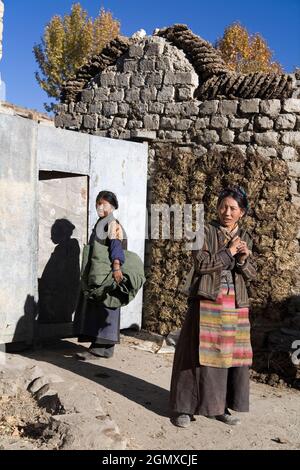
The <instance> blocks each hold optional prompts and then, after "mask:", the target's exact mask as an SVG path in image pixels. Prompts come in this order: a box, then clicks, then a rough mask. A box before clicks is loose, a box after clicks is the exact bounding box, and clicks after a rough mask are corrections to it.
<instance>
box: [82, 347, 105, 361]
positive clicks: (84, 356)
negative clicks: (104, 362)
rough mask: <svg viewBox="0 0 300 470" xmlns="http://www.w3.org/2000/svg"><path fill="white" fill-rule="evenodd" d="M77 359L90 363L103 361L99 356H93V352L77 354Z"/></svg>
mask: <svg viewBox="0 0 300 470" xmlns="http://www.w3.org/2000/svg"><path fill="white" fill-rule="evenodd" d="M76 357H77V359H79V360H81V361H90V360H93V361H94V360H97V359H101V356H98V355H97V354H93V353H92V352H91V350H89V351H83V352H79V353H76Z"/></svg>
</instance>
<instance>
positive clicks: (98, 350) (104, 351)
mask: <svg viewBox="0 0 300 470" xmlns="http://www.w3.org/2000/svg"><path fill="white" fill-rule="evenodd" d="M90 351H91V353H92V354H95V356H100V357H105V358H106V359H109V358H110V357H113V355H114V351H115V345H114V344H113V345H111V344H109V345H105V346H100V345H99V346H98V345H97V344H96V345H94V346H93V347H91V348H90Z"/></svg>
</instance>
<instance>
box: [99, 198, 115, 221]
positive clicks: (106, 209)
mask: <svg viewBox="0 0 300 470" xmlns="http://www.w3.org/2000/svg"><path fill="white" fill-rule="evenodd" d="M113 210H114V207H113V206H112V205H111V204H110V203H109V202H108V201H106V199H103V198H102V199H99V201H97V202H96V211H97V214H98V216H99V217H101V218H102V217H107V216H108V215H109V214H110V213H111V212H112V211H113Z"/></svg>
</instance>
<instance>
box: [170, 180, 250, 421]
mask: <svg viewBox="0 0 300 470" xmlns="http://www.w3.org/2000/svg"><path fill="white" fill-rule="evenodd" d="M247 210H248V200H247V196H246V193H245V192H244V190H243V189H242V188H239V187H233V188H226V189H225V190H223V191H222V192H221V193H220V195H219V199H218V203H217V213H218V220H217V221H214V222H211V223H209V224H207V225H206V226H205V231H204V243H203V246H202V248H201V250H199V251H197V252H193V257H194V266H193V267H192V270H191V276H188V277H189V278H190V282H189V285H188V286H186V287H187V290H188V296H189V298H188V303H189V309H188V312H187V316H186V319H185V321H184V324H183V327H182V330H181V334H180V337H179V340H178V344H177V346H176V352H175V357H174V364H173V371H172V380H171V392H170V405H171V415H172V422H173V424H175V425H176V426H180V427H187V426H189V424H190V422H191V420H192V419H193V415H203V416H206V417H208V418H213V419H217V420H219V421H222V422H224V423H226V424H229V425H235V424H239V423H240V420H239V419H238V418H237V417H236V416H233V415H232V414H230V411H229V409H231V410H235V411H238V412H247V411H249V366H250V365H251V362H252V349H251V344H250V323H249V309H248V307H249V299H248V294H247V284H248V282H249V281H250V280H251V279H254V278H255V275H256V269H255V263H254V260H253V258H252V253H251V248H252V241H251V238H250V236H249V234H248V232H246V231H245V230H243V229H241V228H240V226H239V221H240V219H241V218H242V217H244V216H245V215H246V213H247Z"/></svg>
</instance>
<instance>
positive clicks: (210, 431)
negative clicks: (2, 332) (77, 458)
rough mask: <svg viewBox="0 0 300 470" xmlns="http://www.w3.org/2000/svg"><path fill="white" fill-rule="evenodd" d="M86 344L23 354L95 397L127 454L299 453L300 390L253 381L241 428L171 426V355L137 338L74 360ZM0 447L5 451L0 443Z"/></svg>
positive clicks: (205, 422)
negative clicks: (110, 351)
mask: <svg viewBox="0 0 300 470" xmlns="http://www.w3.org/2000/svg"><path fill="white" fill-rule="evenodd" d="M87 346H88V344H84V345H82V344H78V343H77V342H76V341H75V340H73V339H72V340H64V341H59V342H57V343H55V344H49V345H48V346H45V345H44V346H43V348H41V349H38V350H34V351H29V352H27V353H26V354H24V353H23V356H26V357H27V358H29V359H30V360H31V361H32V363H34V364H38V366H40V367H41V368H42V369H43V370H46V371H47V372H48V373H55V374H59V375H60V376H61V377H63V379H64V380H65V381H67V382H69V383H70V384H71V383H74V381H76V383H78V384H79V385H80V386H81V387H82V388H83V389H85V390H88V391H89V392H92V393H97V396H98V397H100V400H101V406H102V408H103V409H104V412H105V413H106V414H107V415H109V416H110V417H111V418H112V420H113V421H114V422H115V423H116V424H117V426H118V427H119V430H120V433H121V435H122V437H124V438H125V439H126V440H127V449H148V450H166V449H168V450H178V449H184V450H187V449H189V450H201V449H211V450H217V449H272V450H273V449H274V450H275V449H283V450H287V449H300V391H297V390H295V389H289V388H286V387H281V388H273V387H270V386H269V385H265V384H259V383H255V382H251V410H250V413H245V414H242V416H241V419H242V424H241V425H239V426H236V427H230V426H228V425H225V424H223V423H220V422H218V421H213V420H209V419H207V418H205V417H202V416H197V417H196V420H195V421H194V422H192V424H191V426H190V427H189V428H186V429H182V428H177V427H175V426H173V425H172V424H171V423H170V420H169V417H168V414H167V410H168V392H169V385H170V377H171V370H172V361H173V354H155V353H154V352H151V351H155V350H157V349H158V345H157V344H156V343H155V342H150V341H149V338H146V337H145V336H143V334H141V333H139V334H135V335H132V336H128V335H122V338H121V344H120V345H117V346H116V351H115V355H114V357H113V358H110V359H100V360H99V359H98V360H91V361H89V362H82V361H78V360H77V359H76V358H75V354H76V352H78V351H82V350H83V349H84V347H87ZM0 405H1V404H0ZM9 414H10V415H12V413H11V411H10V412H9ZM11 419H13V418H11ZM2 424H3V423H2ZM6 425H7V424H6ZM14 438H15V443H16V444H15V447H18V445H19V448H22V446H21V442H22V440H21V439H20V438H19V437H18V436H17V434H16V435H15V437H14ZM18 439H19V440H18ZM18 442H19V444H18ZM0 444H2V448H3V447H4V448H5V442H4V441H3V439H1V438H0ZM48 448H49V447H48Z"/></svg>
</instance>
